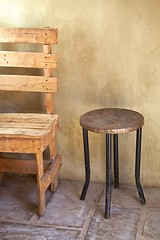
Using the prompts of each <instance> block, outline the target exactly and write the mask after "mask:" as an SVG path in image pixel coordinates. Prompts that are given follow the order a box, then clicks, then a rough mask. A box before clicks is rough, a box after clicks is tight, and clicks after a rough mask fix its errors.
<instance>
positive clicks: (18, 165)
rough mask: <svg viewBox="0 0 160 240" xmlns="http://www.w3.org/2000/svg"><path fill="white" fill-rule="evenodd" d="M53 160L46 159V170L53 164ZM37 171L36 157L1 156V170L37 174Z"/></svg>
mask: <svg viewBox="0 0 160 240" xmlns="http://www.w3.org/2000/svg"><path fill="white" fill-rule="evenodd" d="M51 163H52V161H51V160H44V171H47V169H48V168H49V166H50V165H51ZM36 171H37V167H36V160H35V159H30V160H27V159H11V158H0V172H13V173H23V174H28V173H29V174H35V173H36Z"/></svg>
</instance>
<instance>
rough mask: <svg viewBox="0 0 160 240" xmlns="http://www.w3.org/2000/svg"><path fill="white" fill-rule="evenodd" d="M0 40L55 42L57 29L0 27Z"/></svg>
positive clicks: (56, 40) (5, 41)
mask: <svg viewBox="0 0 160 240" xmlns="http://www.w3.org/2000/svg"><path fill="white" fill-rule="evenodd" d="M0 42H3V43H15V42H16V43H40V44H56V43H57V42H58V30H57V29H50V28H48V29H47V28H42V29H34V28H25V29H24V28H0Z"/></svg>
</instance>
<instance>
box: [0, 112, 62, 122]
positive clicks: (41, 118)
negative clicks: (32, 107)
mask: <svg viewBox="0 0 160 240" xmlns="http://www.w3.org/2000/svg"><path fill="white" fill-rule="evenodd" d="M57 120H58V115H49V114H35V113H0V121H1V122H18V123H25V122H28V123H44V122H45V123H52V122H54V121H57Z"/></svg>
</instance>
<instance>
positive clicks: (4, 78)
mask: <svg viewBox="0 0 160 240" xmlns="http://www.w3.org/2000/svg"><path fill="white" fill-rule="evenodd" d="M57 82H58V81H57V78H56V77H48V78H47V77H44V76H24V75H0V90H7V91H30V92H57Z"/></svg>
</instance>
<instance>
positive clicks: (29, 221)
mask: <svg viewBox="0 0 160 240" xmlns="http://www.w3.org/2000/svg"><path fill="white" fill-rule="evenodd" d="M82 186H83V183H82V182H74V181H62V180H61V181H60V183H59V187H58V189H57V191H56V193H54V194H51V193H50V192H49V191H48V192H47V193H46V198H47V200H48V203H47V210H46V213H45V215H44V216H43V217H41V218H39V217H38V216H37V206H36V204H37V203H36V201H37V197H36V181H35V178H34V177H31V176H29V177H26V176H25V177H24V176H19V177H17V176H14V175H9V176H5V177H4V178H3V182H2V184H1V186H0V239H2V240H46V239H47V240H63V239H64V240H71V239H72V240H74V239H77V240H82V239H85V240H101V239H102V240H104V239H108V240H110V239H111V240H132V239H136V240H144V239H146V240H151V239H160V227H159V226H160V189H159V188H145V189H144V192H145V196H146V200H147V204H146V205H145V206H143V205H141V204H140V203H139V199H138V197H137V192H136V189H135V187H129V186H123V185H122V186H120V189H113V190H112V208H111V218H110V219H109V220H106V219H104V184H99V183H91V184H90V186H89V190H88V193H87V197H86V200H85V201H80V200H79V196H80V192H81V189H82Z"/></svg>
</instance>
